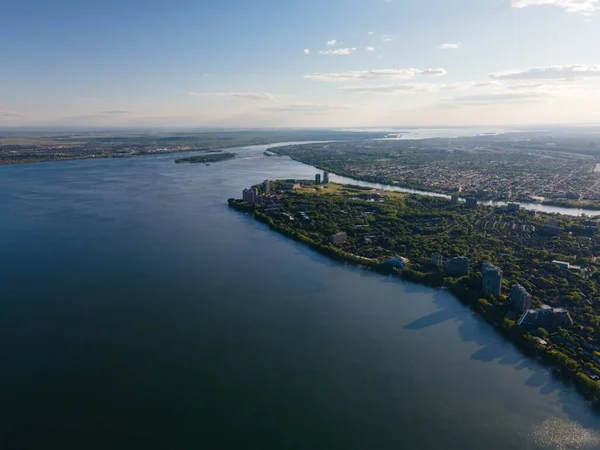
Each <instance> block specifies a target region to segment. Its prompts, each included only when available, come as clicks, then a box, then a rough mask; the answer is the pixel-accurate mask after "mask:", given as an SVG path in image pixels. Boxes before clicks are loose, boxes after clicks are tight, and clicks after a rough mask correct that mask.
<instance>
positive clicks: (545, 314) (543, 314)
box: [517, 305, 573, 330]
mask: <svg viewBox="0 0 600 450" xmlns="http://www.w3.org/2000/svg"><path fill="white" fill-rule="evenodd" d="M517 325H518V326H520V327H523V328H528V329H534V328H538V327H543V328H545V329H547V330H552V329H554V328H556V327H569V326H571V325H573V319H572V318H571V315H570V314H569V312H568V311H567V310H566V309H564V308H552V307H551V306H548V305H542V307H541V308H538V309H528V310H526V311H525V312H524V313H523V315H522V316H521V317H520V318H519V320H518V321H517Z"/></svg>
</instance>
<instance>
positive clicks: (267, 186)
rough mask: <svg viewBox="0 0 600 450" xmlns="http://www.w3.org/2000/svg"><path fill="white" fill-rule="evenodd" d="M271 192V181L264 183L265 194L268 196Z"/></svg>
mask: <svg viewBox="0 0 600 450" xmlns="http://www.w3.org/2000/svg"><path fill="white" fill-rule="evenodd" d="M270 190H271V183H269V180H265V181H263V184H262V191H263V194H268V193H269V191H270Z"/></svg>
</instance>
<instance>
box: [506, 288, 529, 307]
mask: <svg viewBox="0 0 600 450" xmlns="http://www.w3.org/2000/svg"><path fill="white" fill-rule="evenodd" d="M510 301H511V303H512V306H513V311H515V312H517V313H519V314H522V313H524V312H525V311H527V310H528V309H531V294H530V293H529V292H527V290H526V289H525V288H524V287H523V286H521V285H520V284H514V285H512V287H511V288H510Z"/></svg>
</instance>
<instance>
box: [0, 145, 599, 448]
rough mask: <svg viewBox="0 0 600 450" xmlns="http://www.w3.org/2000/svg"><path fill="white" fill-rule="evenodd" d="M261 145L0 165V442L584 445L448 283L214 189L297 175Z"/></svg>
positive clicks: (551, 392)
mask: <svg viewBox="0 0 600 450" xmlns="http://www.w3.org/2000/svg"><path fill="white" fill-rule="evenodd" d="M265 148H266V147H253V148H249V149H241V150H236V151H237V152H239V156H240V157H239V158H237V159H235V160H231V161H224V162H221V163H218V164H212V165H211V166H205V165H185V164H174V163H173V160H174V159H175V156H158V157H137V158H131V159H102V160H88V161H71V162H61V163H48V164H33V165H18V166H5V167H0V248H1V249H2V253H1V255H2V256H1V259H0V261H1V263H0V337H1V339H0V360H1V361H2V369H1V370H0V386H1V389H2V396H1V398H0V448H2V449H11V450H12V449H44V448H62V449H67V448H76V449H90V448H94V449H95V448H98V449H100V448H101V449H107V448H110V449H133V448H136V449H137V448H143V449H150V448H152V449H154V448H156V449H190V448H256V449H266V448H269V449H270V448H272V449H302V450H304V449H308V448H315V449H317V448H327V449H329V448H339V449H344V450H346V449H371V448H373V449H388V448H389V449H424V450H430V449H431V450H438V449H445V448H449V449H486V450H506V449H515V450H517V449H519V450H521V449H546V448H550V449H570V448H575V449H579V448H583V449H587V448H598V430H599V429H600V419H599V418H598V416H597V415H596V414H595V413H593V411H592V410H591V408H590V407H589V406H588V405H587V404H586V403H585V402H584V401H582V400H581V398H580V396H579V395H578V394H577V392H576V391H575V390H574V389H573V388H571V387H569V386H568V385H565V384H564V383H563V382H561V381H560V380H557V379H555V378H553V376H552V375H551V373H550V372H549V371H548V370H547V369H546V368H544V367H541V366H539V365H538V364H536V363H535V362H533V361H530V360H528V359H526V358H524V357H523V356H522V355H521V354H520V353H519V352H517V351H516V350H515V349H514V348H513V346H512V345H511V344H510V343H509V342H506V341H504V340H503V339H502V338H501V337H499V336H498V335H497V334H496V333H495V332H494V331H493V330H492V329H491V327H490V326H489V325H488V324H486V323H484V322H482V321H481V320H480V319H479V318H477V317H476V316H474V315H473V314H472V313H471V312H470V311H469V310H468V309H467V308H465V307H463V306H462V305H461V304H459V303H458V302H457V301H456V300H455V299H454V298H453V297H452V296H450V295H448V294H447V293H445V292H443V291H435V290H431V289H427V288H425V287H422V286H419V285H412V284H408V283H404V282H402V281H399V280H397V279H394V278H387V277H383V276H380V275H378V274H374V273H370V272H368V271H366V270H360V269H358V268H354V267H349V266H346V265H344V264H340V263H337V262H334V261H331V260H329V259H327V258H325V257H323V256H321V255H318V254H316V253H314V252H312V251H310V250H308V249H307V248H306V247H304V246H302V245H301V244H299V243H296V242H293V241H291V240H289V239H287V238H285V237H282V236H280V235H277V234H275V233H273V232H271V231H270V230H269V229H268V228H266V227H265V226H264V225H262V224H260V223H258V222H256V221H254V220H253V219H252V218H251V217H249V216H248V215H244V214H240V213H237V212H234V211H232V210H230V209H228V208H227V206H226V199H227V198H229V197H234V196H235V197H238V196H240V195H241V190H242V189H243V188H245V187H247V186H249V185H250V184H253V183H257V182H261V181H262V180H264V179H265V178H270V179H276V178H288V177H289V178H307V177H312V176H313V175H314V173H315V170H314V169H313V168H311V167H309V166H306V165H303V164H300V163H297V162H294V161H291V160H290V159H288V158H279V157H265V156H264V155H263V154H262V151H263V150H264V149H265Z"/></svg>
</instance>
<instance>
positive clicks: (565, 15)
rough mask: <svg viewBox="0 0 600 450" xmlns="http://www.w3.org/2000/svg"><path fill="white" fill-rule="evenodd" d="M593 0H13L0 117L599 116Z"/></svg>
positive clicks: (1, 34)
mask: <svg viewBox="0 0 600 450" xmlns="http://www.w3.org/2000/svg"><path fill="white" fill-rule="evenodd" d="M597 42H600V0H508V1H507V0H505V1H501V0H456V1H453V2H449V1H447V0H402V1H401V0H376V1H367V0H345V1H341V0H331V1H328V2H322V1H318V0H307V1H305V2H276V1H273V0H257V1H255V2H249V1H242V0H232V2H229V3H227V4H223V2H220V1H217V0H203V1H200V2H197V1H190V0H173V1H170V2H167V1H165V0H149V1H145V2H141V1H139V0H132V1H128V2H120V1H116V0H107V1H105V2H93V3H92V2H77V1H74V0H58V1H55V2H44V1H42V0H25V1H20V2H17V1H15V0H9V1H8V4H6V5H3V14H2V16H1V17H0V51H1V52H2V54H3V55H4V64H3V68H2V71H1V72H0V80H1V82H0V128H5V127H36V126H39V127H42V126H43V127H68V126H73V127H158V126H161V127H163V126H164V127H175V126H176V127H246V128H248V127H298V128H300V127H363V126H364V127H367V126H380V125H392V124H398V125H404V126H411V125H412V126H418V125H420V126H431V125H440V126H443V125H503V124H507V125H526V124H537V123H547V124H551V123H593V122H600V106H598V105H599V104H600V103H599V100H600V55H599V54H598V52H597V46H596V45H595V44H596V43H597Z"/></svg>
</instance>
